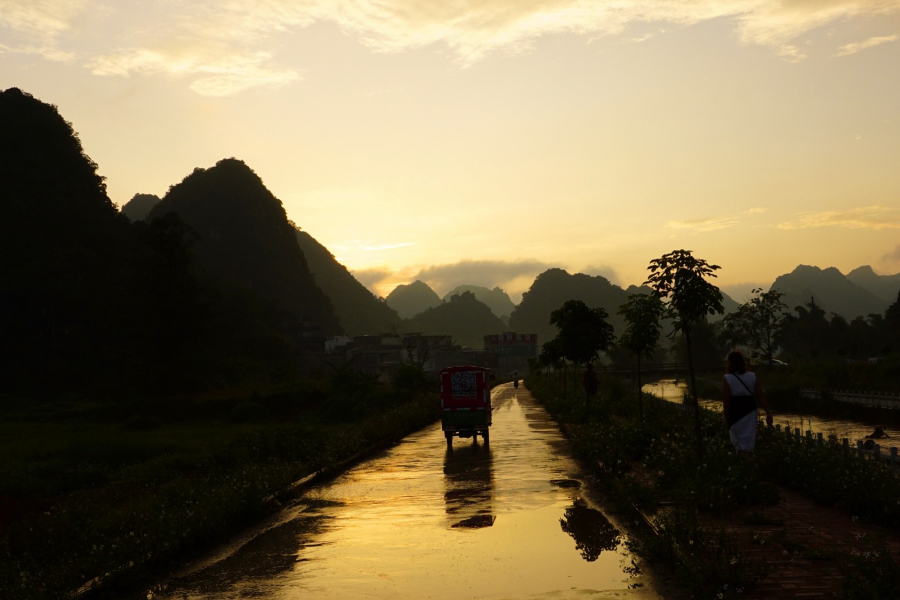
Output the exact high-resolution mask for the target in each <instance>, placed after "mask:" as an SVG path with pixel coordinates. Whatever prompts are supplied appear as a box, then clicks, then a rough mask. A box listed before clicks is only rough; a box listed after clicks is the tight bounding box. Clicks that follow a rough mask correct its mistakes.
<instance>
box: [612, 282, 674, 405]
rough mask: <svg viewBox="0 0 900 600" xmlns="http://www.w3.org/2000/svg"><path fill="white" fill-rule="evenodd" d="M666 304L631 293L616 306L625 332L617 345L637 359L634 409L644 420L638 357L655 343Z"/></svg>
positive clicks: (646, 355)
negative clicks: (622, 319) (636, 406)
mask: <svg viewBox="0 0 900 600" xmlns="http://www.w3.org/2000/svg"><path fill="white" fill-rule="evenodd" d="M665 309H666V306H665V304H663V303H662V300H660V299H659V297H658V296H656V295H653V294H651V295H647V294H632V295H630V296H628V300H627V302H625V304H623V305H622V306H620V307H619V314H620V315H622V316H623V317H625V333H624V334H623V335H622V337H621V338H619V345H620V346H622V347H624V348H626V349H627V350H628V351H629V352H631V353H632V354H633V355H634V356H635V357H636V358H637V386H638V412H639V414H640V419H641V422H642V423H643V421H644V394H643V392H642V391H641V390H642V389H643V386H642V382H641V358H647V359H650V358H652V357H653V353H654V352H655V351H656V346H657V344H659V334H660V329H662V325H661V324H660V322H659V319H660V317H662V314H663V312H664V311H665Z"/></svg>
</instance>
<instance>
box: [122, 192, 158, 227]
mask: <svg viewBox="0 0 900 600" xmlns="http://www.w3.org/2000/svg"><path fill="white" fill-rule="evenodd" d="M157 204H159V196H157V195H155V194H135V195H134V196H132V198H131V200H129V201H128V202H126V203H125V206H123V207H122V214H124V215H125V216H126V217H128V220H129V221H131V222H132V223H134V222H135V221H143V220H144V219H146V218H147V215H149V214H150V211H151V210H153V207H154V206H156V205H157Z"/></svg>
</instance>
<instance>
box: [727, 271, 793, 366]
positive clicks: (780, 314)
mask: <svg viewBox="0 0 900 600" xmlns="http://www.w3.org/2000/svg"><path fill="white" fill-rule="evenodd" d="M753 294H755V297H754V298H751V299H750V301H748V302H747V303H745V304H742V305H741V306H740V307H739V308H738V310H737V312H734V313H732V314H730V315H728V316H726V317H725V319H724V320H723V321H722V329H723V332H724V337H725V339H726V340H727V341H728V342H730V344H731V345H732V346H738V345H741V344H746V345H748V346H750V348H751V352H752V355H751V356H753V357H754V358H762V359H764V360H767V361H770V360H772V358H774V356H775V351H776V348H777V344H776V338H777V336H778V332H779V331H780V329H781V325H782V321H783V320H784V318H785V310H786V309H787V304H785V303H784V302H782V301H781V298H782V297H783V296H784V294H782V293H781V292H779V291H778V290H775V289H772V290H769V291H768V292H763V291H762V289H761V288H757V289H755V290H753Z"/></svg>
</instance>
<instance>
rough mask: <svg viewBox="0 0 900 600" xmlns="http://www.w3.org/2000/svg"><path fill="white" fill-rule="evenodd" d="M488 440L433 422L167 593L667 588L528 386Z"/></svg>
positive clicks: (315, 492) (613, 593)
mask: <svg viewBox="0 0 900 600" xmlns="http://www.w3.org/2000/svg"><path fill="white" fill-rule="evenodd" d="M492 402H493V405H494V425H493V427H492V428H491V429H492V432H491V444H490V446H489V447H487V446H485V445H484V444H483V443H481V442H478V443H475V444H473V443H472V442H463V443H460V444H457V445H456V446H455V447H454V448H453V449H452V450H450V451H447V450H446V444H445V441H444V438H443V435H442V432H441V429H440V425H439V424H435V425H433V426H431V427H428V428H425V429H424V430H422V431H419V432H417V433H415V434H413V435H411V436H409V437H407V438H406V439H404V440H403V441H402V442H401V443H400V444H398V445H397V446H395V447H393V448H391V449H390V450H387V451H384V452H382V453H380V454H379V455H377V456H375V457H373V458H372V459H371V460H368V461H366V462H364V463H362V464H360V465H358V466H356V467H354V468H353V469H351V470H349V471H348V472H346V473H344V474H343V475H341V476H339V477H337V478H336V479H335V480H333V481H331V482H329V483H328V484H324V485H322V486H319V487H317V488H314V489H312V490H311V491H310V492H309V493H308V494H307V495H306V496H305V497H304V498H302V499H301V500H300V501H298V504H299V505H302V506H305V507H306V508H305V509H303V510H299V511H298V509H297V508H296V507H295V508H294V509H293V510H294V511H295V515H294V516H293V518H291V519H288V520H286V521H285V522H283V523H281V524H280V525H277V526H275V527H270V528H269V529H265V530H263V531H262V533H260V534H259V535H258V536H256V537H255V538H253V539H252V541H250V542H248V543H246V544H245V545H244V546H243V547H241V548H240V549H239V550H237V551H236V552H234V553H233V554H231V555H230V556H228V557H227V558H225V559H222V560H219V561H217V562H212V564H209V566H206V567H205V568H203V569H200V570H197V571H195V572H194V573H192V574H191V575H188V576H186V577H183V578H181V579H178V580H174V581H171V582H169V583H168V585H167V589H166V590H165V591H163V592H161V593H160V594H156V595H155V596H154V598H155V599H158V598H172V599H175V598H178V599H179V600H181V599H184V598H188V599H201V598H202V599H208V600H212V599H213V598H215V599H216V600H222V599H231V598H245V597H266V598H276V599H289V598H290V599H293V598H297V599H299V598H325V599H328V598H341V599H346V598H351V599H352V598H437V599H453V598H460V599H462V598H547V599H550V598H636V597H641V598H655V597H656V595H655V594H654V593H653V592H652V591H651V590H647V589H643V588H642V589H639V590H629V589H628V585H629V583H634V581H633V580H632V579H630V578H629V575H628V574H627V573H625V572H624V571H623V570H622V567H623V565H625V564H628V563H629V561H628V560H627V556H626V555H625V551H624V545H623V544H622V543H621V535H620V533H619V531H618V529H617V528H616V527H615V526H614V524H612V523H610V522H609V520H608V519H607V517H606V516H605V515H604V514H603V513H602V512H600V511H598V510H596V509H595V508H593V506H592V505H591V503H590V501H589V499H588V497H589V496H590V493H589V490H587V489H586V487H585V486H584V485H583V484H582V481H583V476H582V474H581V473H580V472H579V470H578V466H577V464H576V463H575V462H574V461H573V459H572V458H571V455H570V454H569V449H568V444H567V443H566V441H565V439H564V438H563V437H562V435H561V434H560V432H559V430H558V429H557V428H556V427H555V426H554V424H553V422H552V421H551V420H550V418H549V417H548V415H547V413H546V412H545V411H544V410H543V409H542V408H541V407H540V406H538V405H537V404H536V402H535V401H534V400H533V399H532V397H531V395H530V394H529V393H528V391H527V390H525V389H524V388H522V387H520V388H519V389H518V390H514V389H513V388H512V386H511V385H504V386H499V387H498V388H496V389H495V390H494V392H493V394H492Z"/></svg>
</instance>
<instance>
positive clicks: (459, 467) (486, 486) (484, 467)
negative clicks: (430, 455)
mask: <svg viewBox="0 0 900 600" xmlns="http://www.w3.org/2000/svg"><path fill="white" fill-rule="evenodd" d="M493 498H494V458H493V455H492V453H491V448H490V446H485V445H483V444H472V445H468V446H457V447H456V448H448V449H447V452H446V454H445V455H444V504H445V510H446V513H447V518H448V519H449V521H450V527H453V528H460V527H462V528H467V529H479V528H481V527H490V526H491V525H493V524H494V520H496V518H497V517H496V516H494V514H493V510H492V500H493Z"/></svg>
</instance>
